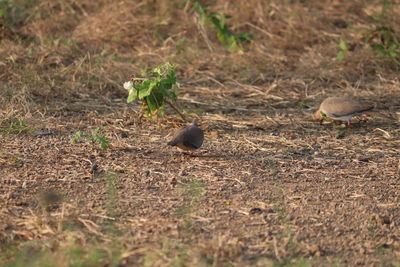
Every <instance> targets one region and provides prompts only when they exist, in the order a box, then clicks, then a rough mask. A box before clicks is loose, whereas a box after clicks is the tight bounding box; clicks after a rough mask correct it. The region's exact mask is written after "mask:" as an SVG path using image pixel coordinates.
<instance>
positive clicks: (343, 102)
mask: <svg viewBox="0 0 400 267" xmlns="http://www.w3.org/2000/svg"><path fill="white" fill-rule="evenodd" d="M373 108H374V106H373V105H371V104H366V103H361V102H359V101H357V100H353V99H349V98H345V97H328V98H326V99H325V100H324V101H323V102H322V103H321V105H320V106H319V109H318V110H317V111H316V112H315V117H316V118H317V119H318V120H319V121H320V124H322V122H323V121H324V116H323V114H325V115H326V117H328V118H331V119H333V120H335V121H346V122H347V124H348V125H350V120H351V118H352V117H353V116H355V115H357V113H361V112H364V111H368V110H371V109H373ZM321 113H323V114H321Z"/></svg>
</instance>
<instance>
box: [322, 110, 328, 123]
mask: <svg viewBox="0 0 400 267" xmlns="http://www.w3.org/2000/svg"><path fill="white" fill-rule="evenodd" d="M320 113H321V117H322V120H323V121H327V120H328V116H327V115H326V113H325V112H323V111H320Z"/></svg>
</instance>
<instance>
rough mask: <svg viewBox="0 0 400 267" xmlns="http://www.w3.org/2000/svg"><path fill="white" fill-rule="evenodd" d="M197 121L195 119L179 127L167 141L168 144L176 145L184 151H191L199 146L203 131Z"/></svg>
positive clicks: (201, 142)
mask: <svg viewBox="0 0 400 267" xmlns="http://www.w3.org/2000/svg"><path fill="white" fill-rule="evenodd" d="M199 126H200V125H199V121H198V120H197V119H195V120H194V121H193V123H192V124H189V125H186V126H183V127H181V128H180V129H179V130H177V131H176V132H175V134H174V136H173V137H172V140H171V141H169V142H168V143H167V145H169V146H177V147H179V148H180V149H182V150H185V151H193V150H196V149H198V148H200V147H201V145H202V144H203V141H204V132H203V130H202V129H200V127H199Z"/></svg>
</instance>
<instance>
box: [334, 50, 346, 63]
mask: <svg viewBox="0 0 400 267" xmlns="http://www.w3.org/2000/svg"><path fill="white" fill-rule="evenodd" d="M345 55H346V52H345V51H339V53H338V54H337V56H336V60H337V61H343V59H344V56H345Z"/></svg>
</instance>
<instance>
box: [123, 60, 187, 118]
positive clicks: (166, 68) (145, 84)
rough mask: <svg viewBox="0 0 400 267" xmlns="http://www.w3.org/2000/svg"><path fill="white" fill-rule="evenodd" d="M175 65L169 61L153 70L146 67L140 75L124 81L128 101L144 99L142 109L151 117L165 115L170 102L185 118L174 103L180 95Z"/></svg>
mask: <svg viewBox="0 0 400 267" xmlns="http://www.w3.org/2000/svg"><path fill="white" fill-rule="evenodd" d="M178 87H179V84H178V83H177V82H176V75H175V66H174V65H173V64H171V63H169V62H167V63H164V64H162V65H160V66H158V67H156V68H154V69H153V70H149V69H146V70H144V71H143V73H142V75H141V76H139V77H135V78H132V79H131V80H130V81H128V82H125V83H124V88H125V89H126V90H128V92H129V95H128V98H127V102H128V103H131V102H133V101H135V100H141V101H142V111H143V113H144V114H145V115H147V116H148V117H149V118H155V117H157V116H158V115H160V116H164V115H165V108H164V103H167V104H169V105H170V106H171V107H172V108H173V109H175V111H176V112H178V114H179V115H181V117H183V119H184V120H186V119H185V117H184V116H183V114H182V113H181V112H180V111H179V109H178V108H176V106H175V105H174V104H173V102H174V101H176V99H177V96H178V90H177V88H178Z"/></svg>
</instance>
